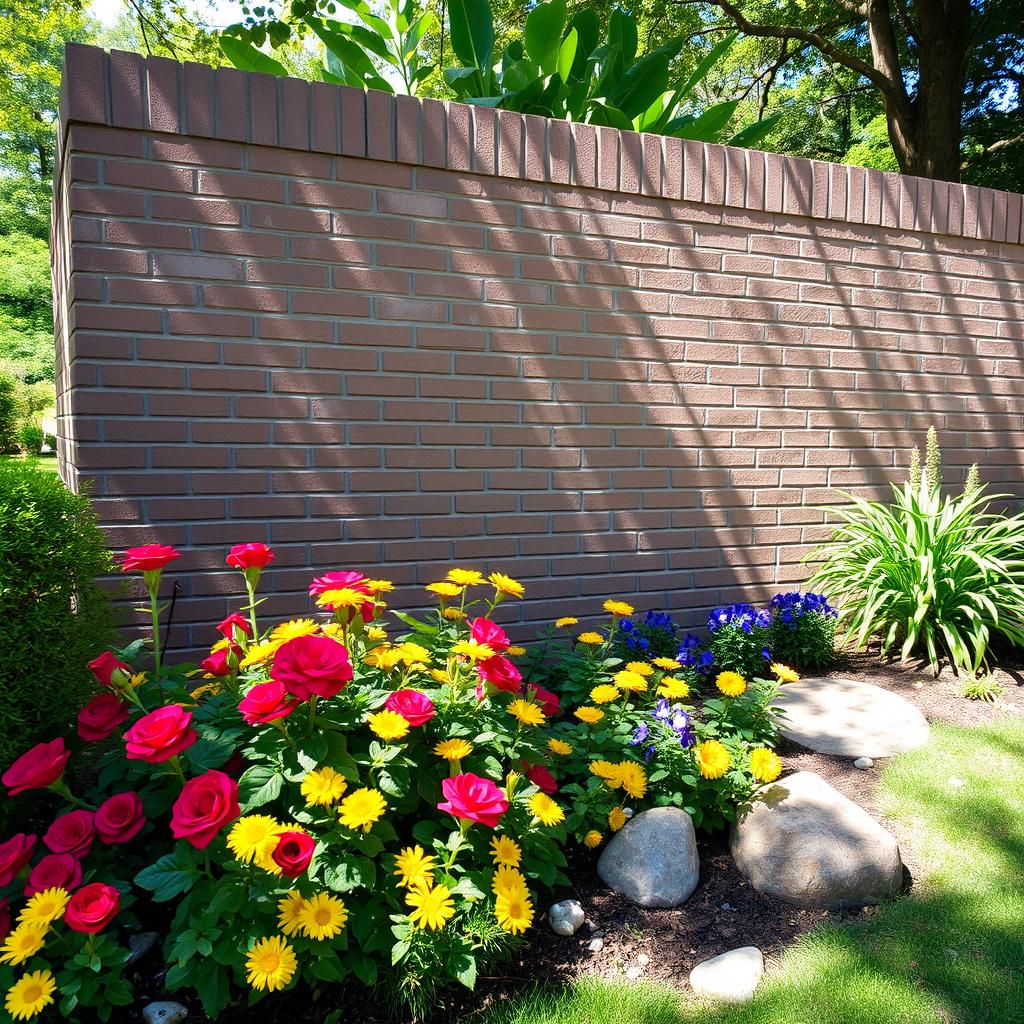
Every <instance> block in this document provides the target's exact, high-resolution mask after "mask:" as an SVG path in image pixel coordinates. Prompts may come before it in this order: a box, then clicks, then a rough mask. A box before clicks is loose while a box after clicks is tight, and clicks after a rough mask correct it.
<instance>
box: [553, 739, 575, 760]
mask: <svg viewBox="0 0 1024 1024" xmlns="http://www.w3.org/2000/svg"><path fill="white" fill-rule="evenodd" d="M548 750H550V751H551V753H552V754H558V755H559V756H561V757H568V756H569V755H570V754H571V753H572V745H571V744H569V743H566V742H565V740H555V739H551V740H548Z"/></svg>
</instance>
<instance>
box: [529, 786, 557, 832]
mask: <svg viewBox="0 0 1024 1024" xmlns="http://www.w3.org/2000/svg"><path fill="white" fill-rule="evenodd" d="M527 806H528V807H529V808H530V811H531V813H532V814H533V816H534V817H535V818H539V819H540V823H541V824H542V825H557V824H559V822H562V821H565V811H563V810H562V808H561V807H559V806H558V804H556V803H555V801H554V800H552V799H551V797H549V796H548V795H547V793H534V795H533V796H531V797H530V800H529V803H528V804H527Z"/></svg>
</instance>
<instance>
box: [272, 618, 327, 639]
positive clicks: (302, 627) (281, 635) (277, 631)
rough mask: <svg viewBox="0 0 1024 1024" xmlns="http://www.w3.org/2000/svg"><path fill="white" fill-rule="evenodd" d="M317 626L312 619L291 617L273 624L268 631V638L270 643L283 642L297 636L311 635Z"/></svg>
mask: <svg viewBox="0 0 1024 1024" xmlns="http://www.w3.org/2000/svg"><path fill="white" fill-rule="evenodd" d="M318 628H319V627H318V626H317V624H316V622H315V621H314V620H313V619H292V620H291V621H290V622H282V623H281V625H279V626H275V627H274V628H273V629H272V630H271V631H270V640H271V643H275V644H285V643H287V642H288V641H289V640H294V639H295V638H296V637H297V636H312V635H313V634H314V633H315V632H316V631H317V629H318Z"/></svg>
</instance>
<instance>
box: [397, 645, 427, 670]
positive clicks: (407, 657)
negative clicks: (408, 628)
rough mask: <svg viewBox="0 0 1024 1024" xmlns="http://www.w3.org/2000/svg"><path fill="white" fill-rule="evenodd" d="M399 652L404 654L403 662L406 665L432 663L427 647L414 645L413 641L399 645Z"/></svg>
mask: <svg viewBox="0 0 1024 1024" xmlns="http://www.w3.org/2000/svg"><path fill="white" fill-rule="evenodd" d="M398 650H400V651H401V652H402V661H403V662H404V663H405V664H406V665H413V664H415V663H416V662H420V661H430V651H428V650H427V649H426V647H421V646H420V645H419V644H414V643H413V642H412V641H411V640H406V641H405V642H404V643H401V644H399V645H398Z"/></svg>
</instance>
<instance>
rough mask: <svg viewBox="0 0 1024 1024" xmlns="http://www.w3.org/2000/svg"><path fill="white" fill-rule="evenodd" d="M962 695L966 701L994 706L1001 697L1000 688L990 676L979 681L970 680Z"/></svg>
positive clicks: (1001, 689)
mask: <svg viewBox="0 0 1024 1024" xmlns="http://www.w3.org/2000/svg"><path fill="white" fill-rule="evenodd" d="M963 695H964V696H965V697H966V698H967V699H968V700H982V701H985V702H986V703H987V704H994V703H995V702H996V700H997V699H998V698H999V697H1002V695H1003V688H1002V686H1001V685H1000V684H999V683H997V682H996V680H995V678H994V677H993V676H992V675H984V676H982V677H981V678H980V679H972V680H971V681H970V682H969V683H967V685H966V686H965V687H964V689H963Z"/></svg>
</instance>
